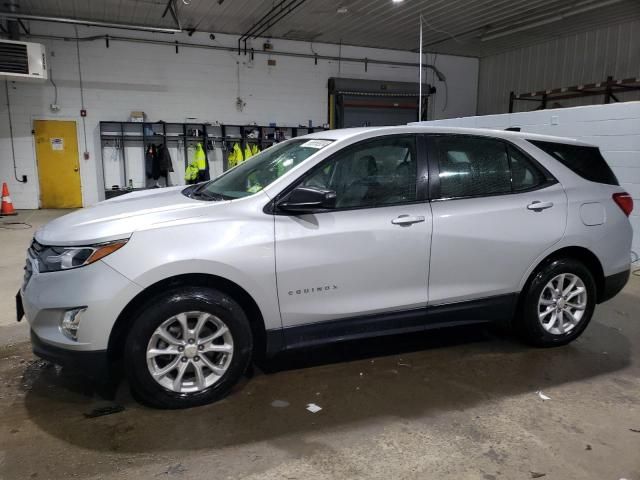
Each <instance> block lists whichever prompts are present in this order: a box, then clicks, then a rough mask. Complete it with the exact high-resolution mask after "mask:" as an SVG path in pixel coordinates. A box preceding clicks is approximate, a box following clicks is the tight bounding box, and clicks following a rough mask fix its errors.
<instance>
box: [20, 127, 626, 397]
mask: <svg viewBox="0 0 640 480" xmlns="http://www.w3.org/2000/svg"><path fill="white" fill-rule="evenodd" d="M632 208H633V202H632V199H631V197H630V196H629V195H628V194H627V193H626V192H624V190H623V189H622V188H620V186H619V184H618V181H617V180H616V177H615V176H614V174H613V172H612V171H611V169H610V168H609V167H608V165H607V163H606V162H605V160H604V159H603V157H602V155H601V154H600V151H599V150H598V148H597V147H595V146H592V145H588V144H585V143H582V142H578V141H575V140H570V139H563V138H555V137H546V136H539V135H532V134H526V133H516V132H506V131H492V130H475V129H455V128H434V127H425V126H404V127H377V128H355V129H345V130H333V131H325V132H320V133H315V134H312V135H307V136H304V137H297V138H293V139H291V140H287V141H284V142H282V143H279V144H276V145H273V146H272V147H271V148H268V149H266V150H265V151H263V152H262V153H260V154H259V155H257V156H255V157H252V158H251V159H249V160H247V161H245V162H243V163H241V164H239V165H238V166H236V167H235V168H233V169H231V170H229V171H227V172H226V173H224V174H223V175H221V176H219V177H218V178H216V179H214V180H211V181H209V182H206V183H201V184H198V185H191V186H187V187H186V188H185V187H184V186H181V187H171V188H163V189H155V190H147V191H142V192H133V193H129V194H127V195H124V196H121V197H118V198H114V199H110V200H107V201H104V202H100V203H98V204H97V205H95V206H92V207H90V208H84V209H81V210H77V211H75V212H73V213H70V214H68V215H65V216H63V217H60V218H57V219H55V220H53V221H52V222H50V223H49V224H47V225H45V226H44V227H42V228H40V229H39V230H38V231H37V232H36V234H35V237H34V240H33V242H32V244H31V246H30V248H29V250H28V258H27V263H26V267H25V278H24V283H23V285H22V287H21V289H20V292H19V293H18V295H17V298H16V302H17V309H18V319H20V318H21V317H22V316H23V315H24V316H26V318H27V320H28V322H29V324H30V327H31V341H32V345H33V350H34V352H35V354H36V355H38V356H40V357H42V358H44V359H48V360H51V361H53V362H55V363H58V364H61V365H76V366H79V367H82V368H84V369H85V371H86V372H88V373H90V374H91V375H92V376H93V377H96V378H98V379H102V378H105V377H107V375H111V372H112V371H114V370H124V372H125V374H126V376H127V377H128V381H129V384H130V387H131V389H132V391H133V394H134V396H135V397H136V398H137V399H138V400H140V401H141V402H143V403H145V404H147V405H151V406H155V407H160V408H182V407H191V406H195V405H202V404H206V403H210V402H213V401H215V400H217V399H220V398H222V397H223V396H224V395H226V394H227V393H228V392H229V391H230V389H231V388H232V386H233V385H234V384H235V383H236V382H237V381H238V380H239V378H240V377H241V376H242V375H243V373H244V372H245V370H246V369H247V367H248V365H249V363H250V362H251V359H252V357H253V358H255V357H256V356H258V355H266V356H269V355H273V354H274V353H276V352H279V351H283V350H288V349H294V348H296V349H299V348H304V347H309V346H312V345H317V344H319V343H323V342H335V341H344V340H349V339H356V338H362V337H367V336H375V335H385V334H395V333H402V332H414V331H418V330H425V329H430V328H435V327H440V326H450V325H461V324H471V323H478V322H500V323H503V324H504V323H506V324H509V325H510V326H511V327H512V328H513V330H514V331H515V332H516V333H517V334H518V335H519V337H520V338H521V339H522V340H524V341H525V342H527V343H529V344H532V345H535V346H540V347H550V346H556V345H564V344H567V343H569V342H571V341H572V340H574V339H576V338H577V337H578V336H579V335H580V334H581V333H582V332H583V331H584V329H585V328H586V327H587V325H588V323H589V320H590V319H591V317H592V315H593V311H594V308H595V306H596V304H598V303H601V302H604V301H606V300H608V299H610V298H611V297H613V296H614V295H616V294H617V293H618V292H619V291H620V290H621V289H622V288H623V287H624V285H625V283H626V282H627V280H628V277H629V268H630V260H631V258H630V249H631V239H632V229H631V225H630V223H629V220H628V218H627V217H628V216H629V214H630V212H631V210H632ZM116 366H119V368H117V369H116V368H115V367H116Z"/></svg>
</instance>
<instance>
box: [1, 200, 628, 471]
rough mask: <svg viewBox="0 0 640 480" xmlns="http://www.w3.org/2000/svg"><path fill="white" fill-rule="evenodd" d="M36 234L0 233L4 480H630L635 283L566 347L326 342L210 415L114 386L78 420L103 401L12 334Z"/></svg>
mask: <svg viewBox="0 0 640 480" xmlns="http://www.w3.org/2000/svg"><path fill="white" fill-rule="evenodd" d="M55 215H56V212H33V213H27V214H23V217H25V218H27V219H28V221H29V222H30V223H32V224H34V226H35V225H38V224H40V223H42V221H45V220H46V219H48V218H51V217H52V216H55ZM3 220H6V219H3ZM0 222H1V221H0ZM32 233H33V231H32V230H28V231H20V232H16V231H6V230H4V229H0V245H1V246H2V250H3V256H2V258H1V259H0V261H1V262H2V263H0V302H2V303H1V304H0V306H1V309H0V479H6V480H9V479H29V478H38V479H58V478H60V479H63V478H64V479H68V478H82V479H89V478H91V479H97V478H102V479H116V478H118V479H120V478H139V479H147V478H150V479H151V478H154V479H155V478H180V479H237V478H248V479H347V478H348V479H352V478H353V479H385V480H388V479H456V480H459V479H481V480H491V479H530V478H539V477H540V476H541V475H543V474H544V478H545V480H546V479H550V480H551V479H562V480H566V479H598V480H603V479H612V480H619V479H622V478H625V479H629V480H632V479H634V480H640V455H639V454H640V366H639V365H640V364H639V362H640V345H639V342H638V341H639V340H640V302H639V299H640V278H638V277H633V278H632V281H631V282H630V283H629V285H628V286H627V287H626V289H625V290H624V291H623V292H622V294H620V295H619V296H618V297H616V298H615V299H614V300H612V301H610V302H608V303H606V304H603V305H601V306H599V307H598V308H597V310H596V315H595V318H594V319H593V321H592V324H591V325H590V326H589V328H588V329H587V331H586V332H585V334H584V335H583V336H582V337H581V338H580V339H579V340H578V341H577V342H575V343H573V344H572V345H570V346H567V347H563V348H556V349H546V350H540V349H532V348H527V347H524V346H522V345H520V344H519V343H517V342H515V341H513V340H511V339H509V338H505V337H503V336H500V335H498V334H496V333H494V332H493V331H492V330H491V329H485V328H465V329H452V330H443V331H438V332H428V333H425V334H421V335H410V336H402V337H394V338H384V339H376V340H371V341H363V342H358V343H348V344H344V345H339V346H328V347H323V348H321V349H315V350H313V351H310V352H300V353H298V354H295V355H288V356H286V357H282V358H280V359H278V360H276V361H272V362H270V363H269V364H265V365H261V366H260V368H258V369H257V371H256V374H255V375H254V376H253V378H251V379H247V380H246V381H245V382H244V383H243V384H242V385H240V386H239V387H238V388H237V389H236V390H235V392H234V393H233V394H232V395H231V396H230V397H228V398H227V399H226V400H224V401H222V402H219V403H217V404H215V405H210V406H207V407H202V408H196V409H192V410H188V411H157V410H150V409H146V408H144V407H141V406H140V405H138V404H136V403H135V402H134V401H133V400H132V399H131V398H130V397H129V395H128V393H127V388H126V386H123V387H122V388H121V389H120V391H119V393H118V395H117V398H116V402H117V403H118V404H119V405H122V406H124V408H125V410H124V411H122V412H120V413H116V414H113V415H109V416H103V417H99V418H93V419H88V418H85V416H84V415H83V414H84V413H87V412H90V411H92V410H93V409H94V408H95V407H97V406H103V405H106V404H109V402H105V401H104V400H101V399H100V398H99V397H98V396H97V395H95V393H94V390H93V387H92V386H91V385H90V384H89V383H87V382H86V381H85V380H84V379H83V378H81V377H79V376H77V375H76V374H74V373H73V372H67V371H64V370H61V369H59V368H56V367H53V366H50V365H47V364H46V363H45V362H42V361H38V360H37V359H35V358H34V357H33V356H32V354H31V353H30V349H29V344H28V342H27V333H28V332H27V328H26V325H24V323H23V324H15V323H14V312H13V296H14V294H15V291H16V290H17V288H18V285H19V283H20V277H21V269H22V262H23V260H24V249H25V248H26V246H27V244H28V243H29V240H30V237H31V235H32ZM264 372H268V373H264ZM539 390H541V391H542V392H544V394H545V395H547V396H549V397H550V400H546V401H545V400H542V399H541V398H540V396H539V395H538V394H537V393H536V392H537V391H539ZM275 400H281V401H283V402H282V403H280V402H278V403H276V404H275V405H286V406H280V407H277V406H273V405H272V403H273V402H274V401H275ZM284 402H286V403H284ZM311 402H314V403H316V404H318V405H319V406H321V407H322V411H320V412H318V413H316V414H312V413H310V412H308V411H307V410H306V409H305V406H306V405H307V404H308V403H311Z"/></svg>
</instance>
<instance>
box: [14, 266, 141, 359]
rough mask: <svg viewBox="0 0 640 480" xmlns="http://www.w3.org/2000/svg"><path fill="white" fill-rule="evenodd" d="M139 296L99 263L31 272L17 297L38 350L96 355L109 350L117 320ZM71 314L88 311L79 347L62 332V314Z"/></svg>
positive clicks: (133, 287) (123, 279) (127, 282)
mask: <svg viewBox="0 0 640 480" xmlns="http://www.w3.org/2000/svg"><path fill="white" fill-rule="evenodd" d="M140 291H142V289H141V288H140V287H139V286H138V285H136V284H135V283H133V282H131V281H130V280H129V279H127V278H126V277H124V276H123V275H121V274H120V273H118V272H117V271H115V270H114V269H113V268H111V267H110V266H108V265H107V264H105V263H104V262H102V261H98V262H95V263H93V264H91V265H88V266H86V267H81V268H77V269H72V270H66V271H61V272H48V273H38V272H34V273H33V275H31V276H30V278H28V280H27V283H26V284H25V285H24V286H23V287H22V289H21V296H22V303H23V306H24V311H25V317H26V319H27V321H28V322H29V325H30V326H31V330H32V331H33V333H34V335H35V336H36V338H37V339H39V340H40V343H41V344H43V345H46V346H47V347H51V348H52V349H63V350H69V351H73V352H93V351H98V352H99V351H106V350H107V348H108V345H109V337H110V335H111V330H112V328H113V325H114V324H115V321H116V319H117V318H118V316H119V315H120V313H121V312H122V310H123V309H124V308H125V306H126V305H127V304H128V303H129V302H130V301H131V300H132V299H133V298H134V297H135V296H136V295H137V294H138V293H140ZM74 308H85V309H86V310H85V311H84V312H83V313H82V314H81V315H82V317H81V320H80V325H79V328H78V339H77V341H74V340H71V339H69V338H67V337H66V336H64V335H63V334H62V332H61V331H60V322H61V320H62V318H63V316H64V313H65V312H66V311H67V310H70V309H74ZM43 350H44V349H43ZM47 351H49V350H47ZM36 353H37V352H36Z"/></svg>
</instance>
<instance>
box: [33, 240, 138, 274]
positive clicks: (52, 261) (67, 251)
mask: <svg viewBox="0 0 640 480" xmlns="http://www.w3.org/2000/svg"><path fill="white" fill-rule="evenodd" d="M126 243H127V240H117V241H115V242H108V243H101V244H98V245H91V246H87V247H44V246H43V249H42V251H40V252H39V254H38V267H39V269H40V271H41V272H57V271H59V270H68V269H70V268H78V267H84V266H85V265H89V264H91V263H93V262H97V261H98V260H100V259H101V258H104V257H106V256H107V255H109V254H111V253H113V252H115V251H116V250H118V249H119V248H121V247H123V246H124V245H125V244H126Z"/></svg>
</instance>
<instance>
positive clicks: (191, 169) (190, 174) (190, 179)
mask: <svg viewBox="0 0 640 480" xmlns="http://www.w3.org/2000/svg"><path fill="white" fill-rule="evenodd" d="M184 179H185V181H186V182H187V183H196V181H197V179H198V166H197V165H196V162H191V163H190V164H189V165H188V166H187V169H186V170H185V172H184Z"/></svg>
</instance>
